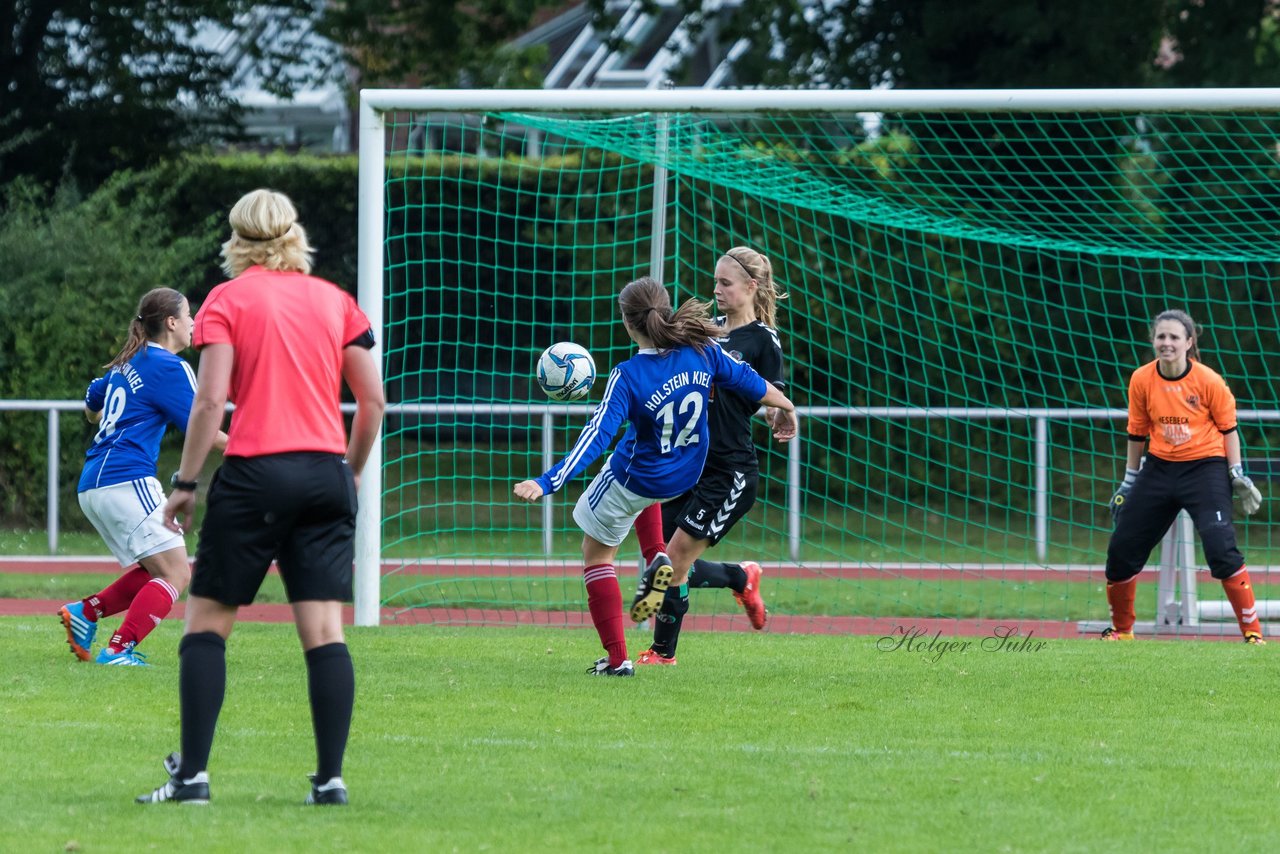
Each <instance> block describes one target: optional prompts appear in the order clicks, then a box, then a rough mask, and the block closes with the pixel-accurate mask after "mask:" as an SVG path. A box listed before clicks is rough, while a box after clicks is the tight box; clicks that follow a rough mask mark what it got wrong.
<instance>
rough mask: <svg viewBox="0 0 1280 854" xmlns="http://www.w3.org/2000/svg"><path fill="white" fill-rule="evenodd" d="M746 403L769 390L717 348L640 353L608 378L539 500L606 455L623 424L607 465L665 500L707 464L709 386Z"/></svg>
mask: <svg viewBox="0 0 1280 854" xmlns="http://www.w3.org/2000/svg"><path fill="white" fill-rule="evenodd" d="M713 382H714V383H715V384H716V385H717V387H721V388H726V389H730V390H732V391H735V392H738V393H739V394H741V395H743V396H744V397H747V398H749V399H750V400H760V399H761V398H762V397H764V395H765V392H766V391H767V390H768V386H767V385H766V384H765V381H764V380H763V379H761V377H760V375H759V374H757V373H756V372H755V371H754V370H752V369H751V366H750V365H747V364H745V363H743V362H739V361H737V360H736V359H733V358H732V357H730V356H729V355H727V354H726V353H725V352H724V351H723V350H721V349H720V348H719V347H718V346H717V345H716V344H715V343H714V342H712V343H709V344H708V345H707V346H706V347H704V348H703V349H702V351H701V352H699V351H698V350H697V348H695V347H691V346H682V347H676V348H673V349H671V350H664V351H661V352H659V351H657V350H648V349H646V350H641V351H640V352H639V353H637V354H636V355H635V356H633V357H631V358H630V359H628V360H626V361H625V362H623V363H622V364H620V365H618V366H617V367H615V368H614V369H613V370H612V371H611V372H610V373H609V381H608V383H607V384H606V385H605V387H604V399H603V400H601V401H600V405H599V406H597V407H596V411H595V412H594V413H592V415H591V420H590V421H589V422H588V423H587V426H586V428H585V429H584V430H583V431H582V435H581V436H579V437H578V441H577V442H576V443H574V446H573V450H571V451H570V452H569V455H568V456H566V457H565V458H564V459H563V460H561V461H560V462H559V463H557V464H556V465H554V466H553V467H552V468H551V469H550V470H549V471H548V472H546V473H545V474H543V475H542V476H541V477H539V478H538V480H537V482H538V485H539V486H541V487H542V491H543V493H544V494H547V495H549V494H551V493H553V492H556V491H558V490H559V489H560V488H561V487H563V486H564V485H565V483H567V482H568V481H569V480H570V479H572V478H573V477H575V476H577V475H578V474H579V473H581V472H582V470H583V469H585V468H586V467H587V466H589V465H590V464H591V463H592V462H593V461H594V460H595V459H596V458H597V457H599V456H600V454H602V453H603V452H604V450H605V449H606V448H608V447H609V444H610V442H612V441H613V437H614V435H615V434H616V433H617V432H618V428H619V427H621V426H622V423H623V422H624V421H627V422H630V426H628V427H627V432H626V434H625V435H623V437H622V441H621V442H619V443H618V447H617V450H615V451H614V452H613V455H612V456H611V457H609V466H610V469H611V470H612V472H613V475H614V477H615V478H617V480H618V483H620V484H622V485H623V486H624V487H626V488H627V489H629V490H631V491H632V492H634V493H636V494H637V495H642V496H644V497H646V498H670V497H672V496H674V495H679V494H681V493H682V492H685V491H687V490H688V489H690V488H691V487H692V486H693V485H694V484H695V483H697V482H698V477H699V476H700V475H701V474H702V467H703V465H704V464H705V463H706V461H707V446H708V430H707V398H708V396H709V394H710V391H711V384H712V383H713Z"/></svg>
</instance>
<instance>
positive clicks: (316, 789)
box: [303, 774, 347, 807]
mask: <svg viewBox="0 0 1280 854" xmlns="http://www.w3.org/2000/svg"><path fill="white" fill-rule="evenodd" d="M307 779H308V780H310V781H311V794H309V795H307V799H306V800H305V801H303V803H304V804H308V805H315V806H331V807H345V806H346V805H347V785H346V783H343V782H342V778H341V777H330V778H329V781H328V782H327V783H322V784H319V785H317V784H316V775H315V774H308V775H307Z"/></svg>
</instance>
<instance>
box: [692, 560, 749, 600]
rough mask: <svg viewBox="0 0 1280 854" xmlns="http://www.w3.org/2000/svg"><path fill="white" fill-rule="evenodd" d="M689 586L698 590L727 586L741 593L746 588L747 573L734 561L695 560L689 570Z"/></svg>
mask: <svg viewBox="0 0 1280 854" xmlns="http://www.w3.org/2000/svg"><path fill="white" fill-rule="evenodd" d="M689 586H690V587H697V588H698V589H699V590H703V589H706V588H711V587H716V588H720V587H727V588H729V589H730V590H734V591H737V592H738V593H741V592H742V591H743V590H746V589H747V574H746V572H744V571H743V569H742V567H741V566H739V565H738V564H736V563H717V562H716V561H710V560H695V561H694V562H693V568H692V569H690V570H689Z"/></svg>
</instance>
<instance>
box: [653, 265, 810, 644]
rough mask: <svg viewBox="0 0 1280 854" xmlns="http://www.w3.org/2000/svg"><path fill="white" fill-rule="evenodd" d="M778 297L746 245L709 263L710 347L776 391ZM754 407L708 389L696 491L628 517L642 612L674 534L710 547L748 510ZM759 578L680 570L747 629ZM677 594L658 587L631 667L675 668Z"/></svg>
mask: <svg viewBox="0 0 1280 854" xmlns="http://www.w3.org/2000/svg"><path fill="white" fill-rule="evenodd" d="M785 298H786V294H784V293H781V292H779V290H778V287H777V284H776V282H775V281H774V278H773V264H772V262H770V260H769V258H768V256H766V255H763V254H762V253H760V252H757V251H756V250H754V249H752V248H751V247H749V246H735V247H733V248H732V249H730V250H728V251H727V252H725V253H724V254H723V255H722V256H720V259H719V261H717V262H716V266H715V300H716V307H717V308H718V309H720V311H722V312H724V313H723V314H722V315H720V316H719V317H716V318H714V319H713V320H712V323H714V324H715V325H716V326H717V327H719V333H718V337H717V338H716V342H717V343H718V344H719V345H720V347H721V348H722V349H724V350H725V351H726V352H728V353H730V354H731V355H733V357H734V358H736V359H739V360H741V361H743V362H746V363H747V364H748V365H750V366H751V367H753V368H755V370H756V373H758V374H760V376H762V377H764V378H765V379H766V380H768V381H769V382H770V383H772V384H773V385H775V386H777V387H778V388H780V389H782V388H785V383H784V377H783V370H782V343H781V341H780V340H779V338H778V332H777V330H776V325H777V324H776V317H777V305H778V300H781V299H785ZM759 408H760V407H759V406H757V405H756V403H755V401H753V400H747V399H746V398H744V397H742V396H741V395H738V394H734V393H733V392H731V391H727V390H724V389H715V393H714V394H713V395H712V398H711V406H710V408H709V410H708V413H707V420H708V428H709V429H710V431H711V448H710V450H709V452H708V454H707V467H706V468H705V469H704V470H703V472H702V477H701V478H699V480H698V484H697V486H695V487H694V488H693V489H691V490H689V491H688V492H686V493H685V494H684V495H681V496H680V497H679V498H677V499H675V500H674V501H668V502H667V503H665V504H653V505H650V506H649V507H647V508H645V510H644V511H643V512H642V513H641V514H640V516H639V517H638V518H637V519H636V525H635V528H636V536H637V537H638V538H639V540H640V549H641V551H642V552H643V554H644V566H642V567H641V573H642V574H641V578H640V585H639V588H638V589H637V590H636V596H635V600H634V602H633V606H635V607H637V608H641V609H644V610H646V611H647V610H648V609H649V607H651V603H652V600H651V599H649V598H648V597H649V596H650V579H652V578H653V576H654V574H655V573H656V572H657V570H658V568H659V567H661V566H668V565H670V562H671V561H670V559H669V558H668V557H667V555H666V549H667V541H668V540H670V539H671V538H672V537H673V536H674V535H675V532H676V530H677V529H679V530H683V531H685V532H686V533H687V534H688V535H689V536H691V537H693V538H694V539H695V540H704V541H705V542H706V547H707V548H711V547H712V546H714V545H715V544H716V543H718V542H720V541H721V540H722V539H723V538H724V537H725V536H726V535H727V534H728V533H729V531H731V530H732V529H733V527H734V525H736V524H737V523H738V521H739V520H741V519H742V518H744V517H745V516H746V515H747V513H748V512H749V511H750V510H751V508H752V506H753V505H754V504H755V502H756V492H757V489H758V486H759V481H760V466H759V462H758V459H757V456H756V446H755V443H754V441H753V440H752V438H751V432H752V424H751V422H752V420H753V419H754V417H755V414H756V412H757V411H758V410H759ZM762 574H763V570H762V569H761V567H760V564H758V563H756V562H755V561H741V562H739V563H729V562H720V561H713V560H707V559H699V560H697V561H694V564H693V566H692V567H691V568H690V570H689V586H690V587H692V588H700V589H702V588H723V587H727V588H729V589H730V590H732V591H733V596H734V598H735V599H736V600H737V601H738V604H740V605H741V606H742V608H743V610H744V611H746V614H747V619H748V620H749V621H750V622H751V626H752V627H753V628H755V629H763V628H764V624H765V620H766V619H767V611H766V609H765V604H764V599H763V598H762V597H761V595H760V582H761V576H762ZM678 593H679V591H678V590H674V589H671V588H668V590H667V592H666V593H665V594H664V596H663V598H662V600H661V607H660V609H659V611H658V613H657V614H656V615H655V617H654V626H653V645H652V646H651V647H650V648H649V649H647V650H645V651H644V652H642V653H641V654H640V657H639V658H637V659H636V665H637V666H643V665H650V664H659V665H673V664H675V663H676V646H677V644H678V643H679V640H680V629H681V626H682V623H683V620H684V615H685V614H686V613H687V612H688V610H689V601H688V599H687V598H680V597H679V596H678V595H677V594H678ZM646 602H649V603H650V604H649V605H646V604H645V603H646ZM636 618H637V619H644V618H643V617H636Z"/></svg>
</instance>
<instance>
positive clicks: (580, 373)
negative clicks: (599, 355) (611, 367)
mask: <svg viewBox="0 0 1280 854" xmlns="http://www.w3.org/2000/svg"><path fill="white" fill-rule="evenodd" d="M595 381H596V361H595V359H593V358H591V354H590V353H588V352H587V350H586V348H585V347H580V346H578V345H577V344H574V343H572V342H569V341H561V342H560V343H559V344H552V345H551V346H550V347H548V348H547V349H545V350H543V351H542V355H541V356H539V357H538V385H540V386H542V390H543V391H544V392H546V394H547V397H549V398H551V399H552V400H581V399H582V398H584V397H586V396H587V392H589V391H591V384H592V383H593V382H595Z"/></svg>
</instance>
